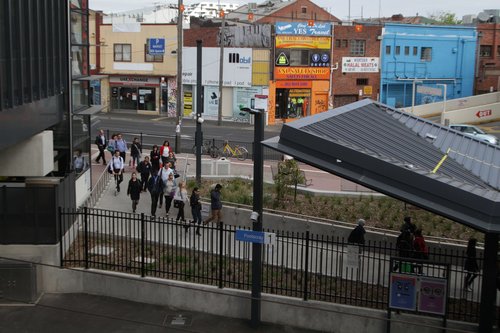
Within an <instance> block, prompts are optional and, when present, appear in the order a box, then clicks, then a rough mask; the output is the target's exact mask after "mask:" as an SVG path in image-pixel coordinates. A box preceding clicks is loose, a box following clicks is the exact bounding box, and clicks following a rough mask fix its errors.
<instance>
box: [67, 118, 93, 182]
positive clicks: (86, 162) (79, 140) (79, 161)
mask: <svg viewBox="0 0 500 333" xmlns="http://www.w3.org/2000/svg"><path fill="white" fill-rule="evenodd" d="M89 129H90V116H88V115H74V116H73V157H72V161H71V165H72V167H73V170H75V172H76V174H77V176H78V175H80V174H82V173H84V172H85V171H86V170H87V169H88V168H89V167H90V164H91V158H90V133H89Z"/></svg>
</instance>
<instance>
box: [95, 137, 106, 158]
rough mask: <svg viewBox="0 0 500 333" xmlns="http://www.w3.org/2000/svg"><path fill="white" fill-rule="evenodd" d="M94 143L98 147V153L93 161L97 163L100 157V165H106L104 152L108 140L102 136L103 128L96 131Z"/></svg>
mask: <svg viewBox="0 0 500 333" xmlns="http://www.w3.org/2000/svg"><path fill="white" fill-rule="evenodd" d="M95 144H96V145H97V148H98V149H99V155H98V156H97V158H96V159H95V161H96V162H97V163H99V161H100V159H101V157H102V165H106V155H104V152H105V150H106V147H107V146H108V140H107V139H106V136H104V131H103V130H99V132H98V133H97V136H96V137H95Z"/></svg>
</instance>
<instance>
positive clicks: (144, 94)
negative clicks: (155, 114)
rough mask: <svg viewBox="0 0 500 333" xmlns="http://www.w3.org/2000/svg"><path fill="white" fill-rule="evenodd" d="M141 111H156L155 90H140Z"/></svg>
mask: <svg viewBox="0 0 500 333" xmlns="http://www.w3.org/2000/svg"><path fill="white" fill-rule="evenodd" d="M139 110H147V111H155V110H156V96H155V88H139Z"/></svg>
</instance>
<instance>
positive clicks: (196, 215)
mask: <svg viewBox="0 0 500 333" xmlns="http://www.w3.org/2000/svg"><path fill="white" fill-rule="evenodd" d="M189 205H190V206H191V214H192V215H193V221H192V222H191V223H194V224H195V225H197V227H196V235H198V236H200V235H201V234H200V228H201V227H200V225H201V202H200V190H199V189H198V188H197V187H195V188H193V192H192V193H191V197H190V198H189ZM188 229H189V225H188V226H187V228H186V231H187V230H188Z"/></svg>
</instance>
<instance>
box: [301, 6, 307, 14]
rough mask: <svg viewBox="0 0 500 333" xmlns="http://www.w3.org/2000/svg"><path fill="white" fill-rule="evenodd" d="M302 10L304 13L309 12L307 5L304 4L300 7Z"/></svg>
mask: <svg viewBox="0 0 500 333" xmlns="http://www.w3.org/2000/svg"><path fill="white" fill-rule="evenodd" d="M300 12H301V13H302V14H307V7H306V6H302V7H300Z"/></svg>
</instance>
